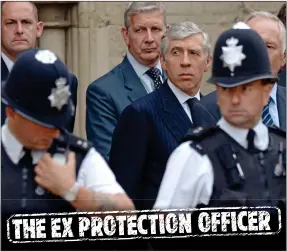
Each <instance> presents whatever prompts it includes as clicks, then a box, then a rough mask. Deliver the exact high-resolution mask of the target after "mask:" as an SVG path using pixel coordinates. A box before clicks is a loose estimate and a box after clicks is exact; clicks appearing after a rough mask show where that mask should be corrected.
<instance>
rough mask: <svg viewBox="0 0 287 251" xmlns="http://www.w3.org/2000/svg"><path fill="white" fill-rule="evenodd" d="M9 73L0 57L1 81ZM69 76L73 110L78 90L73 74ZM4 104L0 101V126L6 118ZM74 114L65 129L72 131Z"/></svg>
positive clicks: (4, 79) (5, 78)
mask: <svg viewBox="0 0 287 251" xmlns="http://www.w3.org/2000/svg"><path fill="white" fill-rule="evenodd" d="M8 75H9V71H8V68H7V66H6V64H5V62H4V60H3V58H2V57H1V82H3V81H6V80H7V78H8ZM70 78H71V95H72V100H73V103H74V106H75V111H76V107H77V91H78V80H77V78H76V76H75V75H74V74H70ZM5 108H6V105H5V104H4V103H3V102H1V126H2V125H3V124H4V123H5V120H6V112H5ZM75 116H76V113H75V114H74V116H73V118H72V120H71V121H69V122H68V123H67V126H66V129H67V130H68V131H69V132H73V130H74V125H75Z"/></svg>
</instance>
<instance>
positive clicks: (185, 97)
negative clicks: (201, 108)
mask: <svg viewBox="0 0 287 251" xmlns="http://www.w3.org/2000/svg"><path fill="white" fill-rule="evenodd" d="M167 84H168V86H169V87H170V89H171V90H172V92H173V93H174V95H175V96H176V98H177V99H178V101H179V103H180V104H181V105H182V104H184V103H185V102H186V101H187V100H188V99H190V98H193V97H192V96H189V95H188V94H186V93H185V92H183V91H182V90H180V89H179V88H178V87H176V86H175V85H174V84H173V83H171V82H170V80H169V79H168V80H167ZM194 97H195V98H197V99H198V100H200V91H198V92H197V93H196V95H195V96H194Z"/></svg>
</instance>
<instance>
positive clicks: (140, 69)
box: [86, 2, 166, 161]
mask: <svg viewBox="0 0 287 251" xmlns="http://www.w3.org/2000/svg"><path fill="white" fill-rule="evenodd" d="M165 30H166V17H165V9H164V6H163V5H162V4H161V3H160V2H132V3H130V4H129V5H128V6H127V8H126V11H125V14H124V27H123V28H122V31H121V32H122V35H123V38H124V41H125V43H126V45H127V47H128V53H127V54H126V56H125V57H124V59H123V61H122V62H121V63H120V64H119V65H117V66H116V67H115V68H114V69H112V70H111V71H110V72H108V73H107V74H105V75H104V76H102V77H100V78H99V79H97V80H95V81H94V82H93V83H91V84H90V86H89V87H88V89H87V97H86V102H87V111H86V132H87V138H88V139H89V140H90V141H92V142H93V143H94V144H95V147H96V149H97V150H98V151H99V152H100V153H101V154H102V156H103V157H104V158H105V159H106V161H108V160H109V153H110V145H111V141H112V134H113V131H114V128H115V126H116V125H117V122H118V119H119V116H120V114H121V112H122V111H123V109H124V108H125V107H126V106H128V105H129V104H131V103H132V102H133V101H135V100H137V99H138V98H140V97H143V96H145V95H146V94H148V93H150V92H152V91H153V90H154V89H156V88H158V87H159V86H160V85H161V84H162V82H163V81H164V80H165V78H166V76H165V74H164V72H163V70H162V66H161V63H160V61H159V55H160V43H161V39H162V37H163V34H164V32H165Z"/></svg>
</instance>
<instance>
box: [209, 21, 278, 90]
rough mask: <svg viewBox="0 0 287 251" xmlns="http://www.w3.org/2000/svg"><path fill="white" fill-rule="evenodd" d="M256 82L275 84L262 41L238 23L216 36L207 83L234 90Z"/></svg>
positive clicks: (255, 33)
mask: <svg viewBox="0 0 287 251" xmlns="http://www.w3.org/2000/svg"><path fill="white" fill-rule="evenodd" d="M259 79H270V81H271V82H275V81H277V80H278V79H277V77H276V76H274V75H273V74H272V72H271V66H270V61H269V57H268V52H267V49H266V46H265V44H264V41H263V40H262V38H261V37H260V35H259V34H258V33H257V32H255V31H254V30H252V29H250V28H249V27H248V26H247V25H246V24H244V23H242V22H240V23H238V24H236V25H235V26H234V27H233V28H232V29H229V30H227V31H225V32H223V33H222V34H221V35H220V36H219V38H218V40H217V42H216V44H215V49H214V54H213V66H212V76H211V77H210V78H209V79H208V81H207V82H209V83H212V84H216V85H219V86H222V87H235V86H238V85H243V84H247V83H250V82H252V81H255V80H259Z"/></svg>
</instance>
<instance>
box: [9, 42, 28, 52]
mask: <svg viewBox="0 0 287 251" xmlns="http://www.w3.org/2000/svg"><path fill="white" fill-rule="evenodd" d="M30 49H32V47H31V46H30V45H29V44H27V43H23V44H17V45H14V46H13V50H14V51H15V52H16V53H20V52H22V51H26V50H30Z"/></svg>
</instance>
